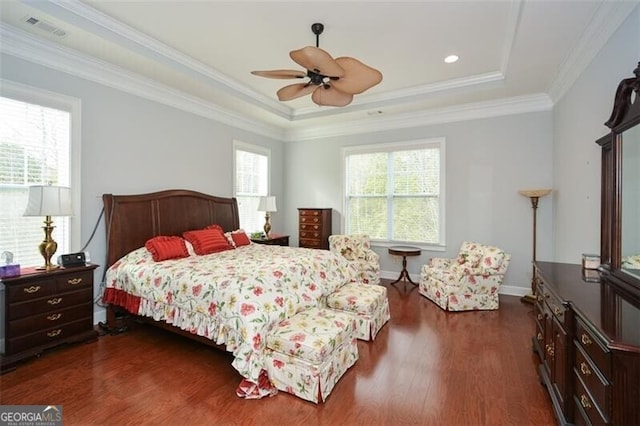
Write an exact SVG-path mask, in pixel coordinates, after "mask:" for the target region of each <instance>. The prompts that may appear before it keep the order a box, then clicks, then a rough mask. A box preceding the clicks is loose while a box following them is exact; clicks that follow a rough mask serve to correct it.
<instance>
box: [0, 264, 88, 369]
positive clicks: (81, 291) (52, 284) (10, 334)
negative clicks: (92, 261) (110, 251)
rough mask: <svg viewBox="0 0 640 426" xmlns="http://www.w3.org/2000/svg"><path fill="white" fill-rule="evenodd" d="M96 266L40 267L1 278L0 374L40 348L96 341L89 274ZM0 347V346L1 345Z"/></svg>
mask: <svg viewBox="0 0 640 426" xmlns="http://www.w3.org/2000/svg"><path fill="white" fill-rule="evenodd" d="M97 267H98V265H86V266H79V267H75V268H58V269H54V270H52V271H48V272H45V271H38V270H36V269H35V268H23V269H22V271H21V275H18V276H15V277H8V278H2V279H1V280H0V283H2V284H3V285H4V301H3V302H2V309H3V313H2V315H3V324H4V329H3V330H2V331H3V337H4V350H3V351H2V359H1V360H0V371H2V372H3V373H4V372H6V371H9V370H13V369H15V364H16V363H17V362H18V361H20V360H23V359H25V358H28V357H30V356H34V355H38V354H39V353H41V352H42V351H44V350H46V349H49V348H53V347H55V346H58V345H61V344H63V343H72V342H79V341H90V340H95V339H96V338H97V337H98V333H97V332H96V331H95V330H94V328H93V272H94V270H95V269H96V268H97ZM0 349H1V348H0Z"/></svg>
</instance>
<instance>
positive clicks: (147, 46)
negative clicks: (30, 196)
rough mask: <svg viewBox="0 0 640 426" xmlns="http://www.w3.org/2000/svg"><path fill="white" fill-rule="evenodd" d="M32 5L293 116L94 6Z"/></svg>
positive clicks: (59, 1)
mask: <svg viewBox="0 0 640 426" xmlns="http://www.w3.org/2000/svg"><path fill="white" fill-rule="evenodd" d="M29 5H30V6H32V7H35V8H37V9H39V10H41V11H43V12H45V13H48V14H51V15H52V16H55V17H57V18H59V19H61V20H64V21H66V22H70V23H72V24H73V25H76V26H78V27H80V28H83V29H85V30H87V31H89V32H91V33H94V34H98V35H100V36H101V37H104V38H105V39H106V40H109V41H110V42H112V43H115V44H117V45H119V46H121V47H123V48H126V49H129V50H132V51H135V52H136V53H138V54H140V55H142V56H145V57H148V58H151V59H153V60H155V61H159V62H161V63H164V64H166V65H168V66H170V67H171V68H173V69H177V70H179V71H181V72H185V73H187V74H189V75H192V76H194V77H196V78H199V79H200V80H203V81H206V83H207V84H208V85H210V86H213V87H216V88H218V89H220V90H223V91H225V92H227V93H229V94H231V95H233V96H235V97H237V98H240V99H242V100H244V101H246V102H249V103H250V104H253V105H255V106H257V107H259V108H262V109H265V110H267V111H269V112H271V113H273V114H275V115H277V116H279V117H282V118H285V119H287V120H290V119H291V115H292V112H293V111H292V109H291V108H290V107H288V106H287V105H284V104H282V103H281V102H278V101H276V100H275V99H273V98H271V97H268V96H265V95H263V94H262V93H259V92H257V91H255V90H253V89H251V88H249V87H247V86H245V85H243V84H241V83H240V82H238V81H237V80H235V79H233V78H231V77H229V76H227V75H226V74H223V73H221V72H219V71H217V70H216V69H214V68H212V67H210V66H208V65H206V64H204V63H202V62H200V61H197V60H195V59H193V58H192V57H190V56H188V55H185V54H183V53H182V52H180V51H178V50H176V49H173V48H172V47H169V46H167V45H166V44H164V43H161V42H160V41H158V40H156V39H154V38H152V37H149V36H148V35H146V34H144V33H142V32H140V31H137V30H135V29H133V28H132V27H130V26H128V25H126V24H124V23H122V22H120V21H118V20H116V19H114V18H112V17H110V16H108V15H106V14H104V13H102V12H100V11H99V10H97V9H94V8H92V7H91V6H89V5H87V4H85V3H82V2H79V1H69V0H49V1H46V2H44V1H34V2H29Z"/></svg>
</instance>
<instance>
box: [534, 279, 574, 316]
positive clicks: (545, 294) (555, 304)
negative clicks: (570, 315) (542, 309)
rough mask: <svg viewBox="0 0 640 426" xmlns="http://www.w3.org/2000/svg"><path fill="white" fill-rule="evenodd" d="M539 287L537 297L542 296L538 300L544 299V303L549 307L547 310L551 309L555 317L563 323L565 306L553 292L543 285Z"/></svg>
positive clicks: (565, 311)
mask: <svg viewBox="0 0 640 426" xmlns="http://www.w3.org/2000/svg"><path fill="white" fill-rule="evenodd" d="M540 289H541V291H540V295H539V296H538V298H540V297H542V299H541V300H540V299H539V300H538V301H539V302H541V301H544V303H546V304H547V306H548V307H549V310H550V311H551V313H552V314H553V316H554V317H556V319H557V320H558V322H559V323H560V324H562V325H564V323H565V315H566V313H567V308H566V307H565V305H564V304H563V303H562V301H561V300H560V299H559V298H558V297H556V296H555V295H554V294H553V293H551V292H550V291H549V290H548V289H547V288H546V287H545V286H544V285H542V286H541V288H540Z"/></svg>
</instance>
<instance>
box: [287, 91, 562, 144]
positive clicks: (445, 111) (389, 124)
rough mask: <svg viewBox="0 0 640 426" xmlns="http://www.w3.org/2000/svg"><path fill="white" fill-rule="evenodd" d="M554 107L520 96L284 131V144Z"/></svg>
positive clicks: (547, 101) (544, 98)
mask: <svg viewBox="0 0 640 426" xmlns="http://www.w3.org/2000/svg"><path fill="white" fill-rule="evenodd" d="M552 108H553V103H552V102H551V98H549V96H548V95H546V94H544V93H541V94H536V95H529V96H518V97H513V98H506V99H501V100H496V101H486V102H475V103H470V104H464V105H457V106H453V107H446V108H439V109H431V110H425V111H420V112H414V113H407V114H398V115H395V116H392V117H388V118H381V117H375V118H368V119H362V120H358V121H350V122H348V123H339V124H335V125H325V126H322V127H309V128H298V129H289V130H286V131H285V135H284V136H285V141H287V142H296V141H303V140H312V139H323V138H330V137H336V136H347V135H354V134H362V133H372V132H381V131H386V130H397V129H406V128H413V127H424V126H430V125H434V124H443V123H453V122H459V121H469V120H477V119H481V118H490V117H500V116H506V115H514V114H523V113H528V112H538V111H550V110H551V109H552Z"/></svg>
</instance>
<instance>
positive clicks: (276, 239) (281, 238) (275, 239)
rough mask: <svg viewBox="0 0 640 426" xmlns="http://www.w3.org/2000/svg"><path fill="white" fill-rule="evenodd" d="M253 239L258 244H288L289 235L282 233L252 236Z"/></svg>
mask: <svg viewBox="0 0 640 426" xmlns="http://www.w3.org/2000/svg"><path fill="white" fill-rule="evenodd" d="M251 241H253V242H254V243H258V244H268V245H271V246H288V245H289V236H288V235H281V234H271V238H251Z"/></svg>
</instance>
